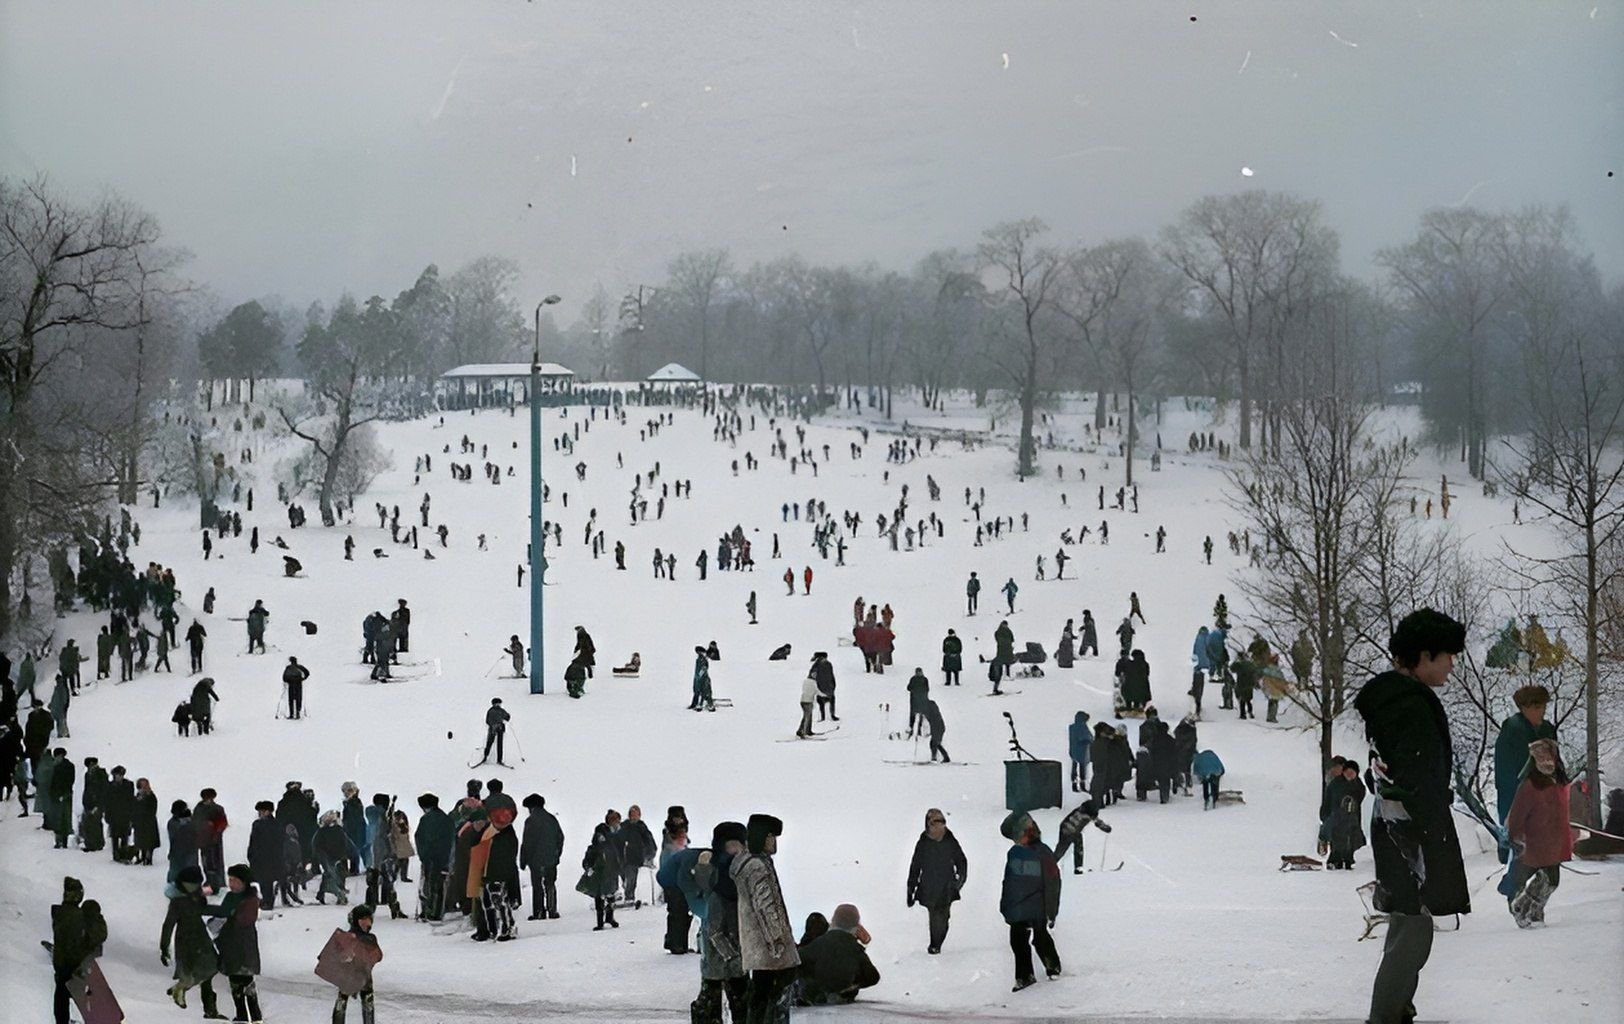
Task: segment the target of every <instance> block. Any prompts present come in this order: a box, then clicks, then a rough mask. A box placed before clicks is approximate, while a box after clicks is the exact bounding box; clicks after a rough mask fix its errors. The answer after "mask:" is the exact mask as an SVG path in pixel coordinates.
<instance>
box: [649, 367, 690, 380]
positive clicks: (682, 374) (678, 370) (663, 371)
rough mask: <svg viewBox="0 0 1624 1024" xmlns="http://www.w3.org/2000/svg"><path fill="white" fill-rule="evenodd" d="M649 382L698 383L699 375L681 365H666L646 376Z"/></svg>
mask: <svg viewBox="0 0 1624 1024" xmlns="http://www.w3.org/2000/svg"><path fill="white" fill-rule="evenodd" d="M647 379H648V380H651V381H675V382H681V383H698V382H699V374H697V373H695V372H694V371H692V370H690V369H688V368H687V367H686V366H683V365H682V364H681V363H666V364H665V365H664V366H662V367H660V368H659V369H658V370H655V371H654V372H653V373H651V374H649V375H648V378H647Z"/></svg>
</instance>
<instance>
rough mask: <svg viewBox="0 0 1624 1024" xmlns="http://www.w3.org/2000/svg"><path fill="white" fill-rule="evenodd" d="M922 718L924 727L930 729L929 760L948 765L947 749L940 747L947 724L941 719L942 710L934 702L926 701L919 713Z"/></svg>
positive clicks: (945, 733)
mask: <svg viewBox="0 0 1624 1024" xmlns="http://www.w3.org/2000/svg"><path fill="white" fill-rule="evenodd" d="M920 714H921V715H923V716H924V719H925V725H926V726H928V727H929V728H930V759H931V760H932V761H934V760H936V759H937V758H938V757H940V758H941V759H942V763H943V764H947V763H949V761H950V760H951V758H949V757H948V756H947V748H946V747H944V746H942V737H943V736H945V735H947V723H946V722H944V721H943V719H942V709H941V706H940V705H938V704H937V703H936V702H935V701H933V700H929V699H927V700H926V701H925V705H924V708H923V709H922V710H921V712H920Z"/></svg>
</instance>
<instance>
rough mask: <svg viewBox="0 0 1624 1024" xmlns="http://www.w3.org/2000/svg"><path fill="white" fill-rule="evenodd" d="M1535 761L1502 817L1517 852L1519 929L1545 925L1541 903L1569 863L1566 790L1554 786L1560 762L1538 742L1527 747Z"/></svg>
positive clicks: (1551, 744)
mask: <svg viewBox="0 0 1624 1024" xmlns="http://www.w3.org/2000/svg"><path fill="white" fill-rule="evenodd" d="M1528 756H1529V759H1530V760H1532V761H1533V765H1532V767H1530V768H1529V769H1528V776H1527V777H1526V778H1524V779H1523V781H1522V785H1520V786H1518V787H1517V796H1516V798H1515V799H1513V800H1512V802H1511V813H1510V814H1508V815H1506V834H1507V836H1508V837H1509V838H1510V839H1511V842H1512V845H1513V846H1514V847H1515V848H1516V850H1517V860H1516V865H1517V868H1518V870H1519V872H1520V873H1521V875H1522V877H1520V878H1518V879H1517V880H1516V884H1517V889H1516V892H1517V895H1516V896H1515V897H1513V898H1512V900H1511V914H1512V916H1513V917H1515V918H1516V919H1517V927H1519V928H1533V927H1536V926H1540V925H1543V924H1544V923H1545V903H1546V901H1548V900H1549V899H1550V898H1551V893H1552V892H1553V891H1555V889H1556V887H1557V885H1558V883H1560V882H1561V880H1562V865H1563V863H1564V862H1566V861H1570V860H1572V859H1573V829H1572V828H1570V827H1569V824H1568V823H1569V821H1570V820H1571V819H1570V818H1569V816H1568V787H1567V786H1565V785H1563V784H1562V783H1561V782H1560V781H1558V778H1557V777H1558V775H1559V774H1560V773H1561V768H1562V757H1561V754H1560V753H1559V752H1558V751H1557V747H1556V741H1555V740H1550V739H1539V740H1535V741H1534V742H1532V743H1530V744H1529V745H1528Z"/></svg>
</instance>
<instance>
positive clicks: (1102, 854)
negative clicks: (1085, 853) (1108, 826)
mask: <svg viewBox="0 0 1624 1024" xmlns="http://www.w3.org/2000/svg"><path fill="white" fill-rule="evenodd" d="M1110 845H1111V833H1109V832H1107V833H1105V838H1104V839H1102V840H1100V870H1101V871H1104V870H1105V851H1106V849H1107V848H1109V847H1110Z"/></svg>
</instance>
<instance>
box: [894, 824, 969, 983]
mask: <svg viewBox="0 0 1624 1024" xmlns="http://www.w3.org/2000/svg"><path fill="white" fill-rule="evenodd" d="M968 877H969V862H968V861H967V860H966V859H965V856H964V849H963V847H961V846H960V845H959V841H958V839H957V837H955V836H954V835H953V832H952V831H951V830H950V829H949V828H948V827H947V816H946V815H945V814H943V813H942V812H941V811H940V810H938V809H936V808H935V807H932V808H931V809H930V810H928V811H926V812H925V830H924V831H923V832H921V833H920V834H919V839H918V841H917V842H915V843H914V852H913V859H912V860H911V861H910V862H909V864H908V888H907V902H908V906H910V907H912V906H914V905H915V904H919V905H921V906H923V907H924V908H925V910H926V911H927V912H928V913H929V918H930V940H929V945H928V946H927V947H926V949H925V951H926V952H927V953H930V954H931V955H932V956H934V955H936V954H937V953H940V952H941V951H942V944H943V943H944V942H946V941H947V930H948V926H949V924H950V922H951V919H952V915H953V904H954V903H955V902H957V901H958V899H959V894H960V893H961V892H962V891H963V889H964V883H965V880H966V879H967V878H968Z"/></svg>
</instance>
